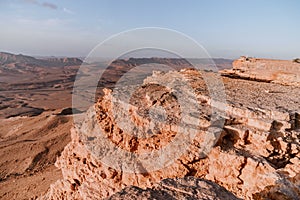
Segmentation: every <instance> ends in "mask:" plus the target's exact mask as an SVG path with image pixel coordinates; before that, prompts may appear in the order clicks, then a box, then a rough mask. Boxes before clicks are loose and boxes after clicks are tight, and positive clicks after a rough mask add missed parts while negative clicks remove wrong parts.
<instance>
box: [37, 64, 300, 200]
mask: <svg viewBox="0 0 300 200" xmlns="http://www.w3.org/2000/svg"><path fill="white" fill-rule="evenodd" d="M216 78H221V77H218V76H217V75H216V74H215V73H213V72H201V73H200V72H199V71H196V70H192V69H186V70H181V71H179V72H176V71H170V72H167V73H162V72H154V74H153V75H152V76H150V77H148V78H146V79H145V80H144V83H143V85H141V86H132V85H130V86H128V85H126V84H123V85H122V84H121V86H122V88H120V89H118V88H115V90H114V91H111V90H105V95H104V96H103V97H102V98H101V99H100V100H99V101H98V102H97V103H96V105H95V106H93V107H91V108H90V109H89V111H88V112H87V113H86V115H85V119H84V120H83V121H82V122H81V123H77V124H76V126H75V127H74V128H73V129H72V131H71V132H72V141H71V143H69V144H68V145H67V147H66V148H65V150H64V151H63V152H62V155H61V157H60V158H59V159H58V161H57V162H56V165H57V167H59V168H60V169H61V170H62V173H63V177H64V178H63V179H62V180H59V181H57V182H56V183H55V184H53V185H51V187H50V189H49V190H48V192H47V193H46V194H45V195H44V196H42V197H40V199H102V198H107V197H109V196H111V195H114V194H115V193H117V192H120V191H121V190H122V189H124V188H126V189H125V190H123V192H121V193H118V194H117V195H116V196H112V199H116V198H119V197H123V196H122V195H126V193H127V192H129V191H131V192H132V193H131V194H129V195H131V196H129V197H132V198H133V197H134V195H138V194H137V193H140V194H141V195H145V196H147V195H152V194H153V192H151V191H152V190H147V189H146V188H154V189H153V190H154V191H157V190H160V191H161V193H159V194H165V193H163V192H164V191H165V189H163V188H165V186H164V184H167V185H168V184H169V183H171V182H172V184H171V185H176V188H178V187H180V188H181V187H184V188H185V189H184V190H183V191H184V192H179V193H177V192H175V193H176V194H174V195H183V196H184V195H189V191H191V190H193V191H194V192H196V193H197V194H195V195H198V192H201V194H199V195H205V194H206V193H205V191H206V190H202V189H201V187H199V188H197V189H196V188H193V187H192V188H190V187H188V188H187V187H186V186H185V185H186V184H187V185H189V184H190V183H191V182H192V183H193V184H196V182H197V181H196V182H195V181H194V180H189V181H187V182H185V183H184V181H183V182H180V180H178V182H177V183H175V182H173V181H172V180H168V181H163V182H162V183H161V184H158V185H156V184H157V183H159V182H160V181H161V180H163V179H166V178H184V177H187V176H194V177H198V178H204V179H207V180H210V181H213V182H215V183H217V184H219V185H221V186H223V187H225V188H226V189H227V190H228V191H230V192H232V193H233V194H234V195H236V196H237V197H238V198H242V199H278V200H279V199H291V200H294V199H299V196H300V176H299V173H300V162H299V159H300V146H299V139H300V132H299V120H300V119H299V101H298V97H299V95H300V88H299V87H295V86H280V85H279V86H280V87H276V88H277V89H278V90H279V91H280V92H270V91H274V85H273V84H271V83H258V82H253V81H247V80H239V79H231V78H227V77H224V78H222V79H223V80H222V81H223V82H224V84H225V85H224V89H225V91H226V94H227V96H226V99H223V100H224V101H222V99H218V97H223V98H224V96H222V95H221V92H222V91H219V90H218V89H220V88H219V87H220V85H217V84H215V85H213V84H211V85H209V84H210V83H217V82H216V81H214V80H215V79H216ZM209 81H211V82H210V83H209ZM207 85H209V88H207V87H206V86H207ZM125 87H127V89H125ZM241 87H242V88H241ZM243 87H244V88H243ZM212 92H215V93H216V95H213V96H212V95H211V93H212ZM257 92H259V94H260V95H259V96H256V95H257ZM180 94H181V95H180ZM287 94H289V95H287ZM287 96H288V97H287ZM261 98H265V99H263V100H262V99H261ZM268 99H271V102H273V103H270V102H269V101H270V100H268ZM287 99H288V100H287ZM274 102H275V103H274ZM215 113H218V117H216V118H214V114H215ZM182 180H183V179H182ZM198 183H200V182H198ZM198 183H197V184H198ZM201 183H203V184H204V185H206V186H207V187H213V188H214V187H218V186H216V185H211V184H210V182H207V181H203V182H201ZM209 185H210V186H209ZM128 186H137V187H139V188H135V187H134V188H133V189H128V188H127V187H128ZM206 186H205V187H206ZM172 191H173V189H172V190H169V189H168V191H167V193H169V192H170V193H172V194H173V192H172ZM124 192H125V194H124ZM202 192H203V193H202ZM218 194H220V195H221V193H218ZM118 195H119V196H118ZM193 195H194V194H193ZM211 195H214V194H213V193H212V194H211ZM228 195H229V194H228ZM216 198H217V197H216ZM208 199H209V198H208ZM223 199H224V198H223Z"/></svg>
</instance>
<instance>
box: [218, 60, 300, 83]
mask: <svg viewBox="0 0 300 200" xmlns="http://www.w3.org/2000/svg"><path fill="white" fill-rule="evenodd" d="M222 73H223V74H224V75H228V76H231V77H240V78H245V79H250V80H257V81H264V82H274V83H279V84H283V85H298V86H299V85H300V63H298V62H295V61H288V60H271V59H257V58H248V57H244V56H242V57H241V58H240V59H238V60H235V61H234V62H233V69H231V70H224V71H223V72H222Z"/></svg>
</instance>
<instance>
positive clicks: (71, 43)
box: [0, 0, 300, 59]
mask: <svg viewBox="0 0 300 200" xmlns="http://www.w3.org/2000/svg"><path fill="white" fill-rule="evenodd" d="M299 8H300V1H298V0H252V1H240V0H207V1H204V0H194V1H192V0H186V1H183V0H182V1H176V0H173V1H171V0H151V1H150V0H149V1H146V0H126V1H125V0H110V1H109V0H76V1H75V0H52V1H51V0H0V27H1V28H0V51H5V52H11V53H17V54H18V53H22V54H27V55H34V56H74V57H75V56H77V57H85V56H87V55H88V54H89V52H90V51H91V50H92V49H93V48H95V47H96V46H97V45H98V44H99V43H101V42H102V41H104V40H105V39H107V38H109V37H111V36H112V35H114V34H118V33H120V32H123V31H127V30H130V29H135V28H142V27H161V28H166V29H172V30H175V31H178V32H181V33H183V34H185V35H187V36H189V37H191V38H193V39H194V40H195V41H197V42H198V43H199V44H201V45H202V46H203V47H204V48H205V49H206V51H207V52H208V53H209V55H210V56H212V57H222V58H237V57H239V56H240V55H247V56H253V57H264V58H279V59H293V58H296V57H300V25H299V24H300V12H299ZM157 40H168V38H157ZM170 40H171V39H170ZM126 42H127V43H128V42H129V41H126ZM126 42H125V43H126ZM130 42H132V43H134V42H135V41H130ZM170 42H176V41H170ZM122 44H124V43H123V42H122ZM183 46H184V45H183ZM183 48H184V47H183Z"/></svg>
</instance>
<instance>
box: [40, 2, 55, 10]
mask: <svg viewBox="0 0 300 200" xmlns="http://www.w3.org/2000/svg"><path fill="white" fill-rule="evenodd" d="M42 6H44V7H47V8H51V9H54V10H56V9H57V8H58V7H57V5H55V4H53V3H49V2H44V3H43V4H42Z"/></svg>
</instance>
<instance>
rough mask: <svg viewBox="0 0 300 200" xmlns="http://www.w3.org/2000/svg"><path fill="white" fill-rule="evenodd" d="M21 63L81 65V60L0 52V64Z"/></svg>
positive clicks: (43, 65)
mask: <svg viewBox="0 0 300 200" xmlns="http://www.w3.org/2000/svg"><path fill="white" fill-rule="evenodd" d="M7 64H22V65H27V66H35V67H60V66H74V65H81V64H82V60H80V59H78V58H45V59H37V58H34V57H31V56H26V55H22V54H19V55H16V54H11V53H6V52H0V65H7Z"/></svg>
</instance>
